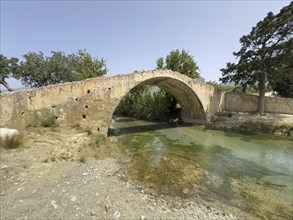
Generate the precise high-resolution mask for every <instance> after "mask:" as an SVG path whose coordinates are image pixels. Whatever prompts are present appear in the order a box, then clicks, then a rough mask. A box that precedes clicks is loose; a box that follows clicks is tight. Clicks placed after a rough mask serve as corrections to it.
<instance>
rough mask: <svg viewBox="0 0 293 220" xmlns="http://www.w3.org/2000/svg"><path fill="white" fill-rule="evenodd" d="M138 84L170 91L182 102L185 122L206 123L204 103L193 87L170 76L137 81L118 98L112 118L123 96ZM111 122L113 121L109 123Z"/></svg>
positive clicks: (181, 115) (182, 117)
mask: <svg viewBox="0 0 293 220" xmlns="http://www.w3.org/2000/svg"><path fill="white" fill-rule="evenodd" d="M138 86H157V87H159V88H161V89H163V90H165V91H168V92H169V93H170V94H172V95H173V96H174V97H175V99H176V100H177V102H178V103H179V104H180V106H181V113H180V117H181V119H182V120H183V121H184V122H187V123H197V124H205V123H206V121H207V119H206V114H205V111H204V109H203V106H202V103H201V101H200V100H199V98H198V96H197V95H196V94H195V92H194V91H193V89H192V88H190V86H188V85H187V84H185V83H184V82H182V81H180V80H178V79H174V78H170V77H154V78H150V79H147V80H144V81H142V82H139V83H137V84H136V85H135V86H133V87H132V88H129V89H128V90H127V91H125V93H124V94H121V98H120V99H118V100H117V103H116V105H115V106H113V111H112V115H111V116H112V117H111V118H113V115H115V113H116V109H117V107H118V105H119V103H120V102H121V101H122V100H123V98H125V97H126V95H127V94H129V92H130V91H131V90H132V89H134V88H137V87H138ZM110 124H111V121H110V123H109V125H110Z"/></svg>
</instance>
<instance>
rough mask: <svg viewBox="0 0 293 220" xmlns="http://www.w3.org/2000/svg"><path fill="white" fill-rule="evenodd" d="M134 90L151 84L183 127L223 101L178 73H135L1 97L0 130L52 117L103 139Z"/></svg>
mask: <svg viewBox="0 0 293 220" xmlns="http://www.w3.org/2000/svg"><path fill="white" fill-rule="evenodd" d="M137 85H155V86H159V87H161V88H163V89H166V90H168V91H169V92H170V93H172V94H173V95H174V96H175V97H176V99H177V101H178V102H179V103H180V104H181V107H182V119H183V120H184V121H185V122H195V123H201V124H204V123H207V122H209V121H210V119H211V117H212V116H213V115H214V114H215V113H216V112H218V111H220V110H221V106H222V102H223V94H222V93H221V92H220V91H218V90H216V89H215V88H214V87H213V86H211V85H207V84H205V83H204V82H201V81H199V80H196V79H191V78H189V77H187V76H185V75H182V74H180V73H178V72H172V71H169V70H155V71H146V72H135V73H132V74H123V75H116V76H111V77H99V78H92V79H87V80H84V81H79V82H70V83H63V84H56V85H51V86H47V87H41V88H37V89H30V90H25V91H16V92H12V93H3V94H1V95H0V127H10V128H17V129H22V128H24V127H26V126H33V125H34V124H36V123H37V122H38V121H39V120H40V118H45V117H48V116H54V117H56V119H57V120H58V121H59V123H60V124H75V123H80V124H86V125H87V126H90V127H93V128H95V130H96V131H97V132H99V133H102V134H107V131H108V128H109V126H110V124H111V118H112V115H113V112H114V111H115V109H116V107H117V105H118V104H119V102H120V101H121V99H122V98H123V97H124V96H125V95H126V94H127V93H128V92H129V91H130V90H131V89H132V88H134V87H135V86H137Z"/></svg>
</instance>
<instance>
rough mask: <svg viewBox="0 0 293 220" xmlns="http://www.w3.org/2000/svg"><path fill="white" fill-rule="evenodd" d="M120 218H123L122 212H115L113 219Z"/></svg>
mask: <svg viewBox="0 0 293 220" xmlns="http://www.w3.org/2000/svg"><path fill="white" fill-rule="evenodd" d="M120 216H121V214H120V212H119V211H115V212H114V214H113V219H114V220H117V219H119V218H120Z"/></svg>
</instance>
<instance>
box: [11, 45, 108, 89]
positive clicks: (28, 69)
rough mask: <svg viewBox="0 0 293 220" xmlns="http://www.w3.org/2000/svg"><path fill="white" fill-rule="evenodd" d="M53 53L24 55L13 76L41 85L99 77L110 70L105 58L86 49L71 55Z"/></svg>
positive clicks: (29, 83)
mask: <svg viewBox="0 0 293 220" xmlns="http://www.w3.org/2000/svg"><path fill="white" fill-rule="evenodd" d="M51 54H52V55H51V56H49V57H46V56H44V54H43V53H42V52H39V53H35V52H29V53H27V54H25V55H23V58H24V61H22V62H20V65H19V68H18V69H19V71H12V73H13V76H14V77H15V78H17V79H20V80H21V81H22V83H23V84H24V85H27V86H31V87H41V86H47V85H51V84H56V83H64V82H72V81H77V80H84V79H87V78H92V77H99V76H102V75H104V74H106V73H107V72H108V69H107V67H106V61H105V60H104V59H103V58H102V59H100V60H99V59H97V58H93V57H91V55H90V54H89V53H87V52H86V51H85V50H84V51H82V50H79V51H78V52H77V53H76V54H69V55H65V53H64V52H60V51H59V52H54V51H52V52H51Z"/></svg>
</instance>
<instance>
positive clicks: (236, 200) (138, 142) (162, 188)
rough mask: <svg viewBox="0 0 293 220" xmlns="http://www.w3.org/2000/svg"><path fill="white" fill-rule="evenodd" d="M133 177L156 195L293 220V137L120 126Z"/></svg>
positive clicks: (137, 124)
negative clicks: (221, 205) (178, 197)
mask: <svg viewBox="0 0 293 220" xmlns="http://www.w3.org/2000/svg"><path fill="white" fill-rule="evenodd" d="M112 126H113V127H114V128H119V129H120V132H119V136H117V138H118V140H119V142H120V143H121V144H122V148H123V150H124V152H125V154H126V155H127V156H128V157H129V158H130V159H129V160H128V162H127V163H126V166H127V169H128V174H129V176H130V178H132V179H134V180H136V181H139V182H140V183H141V184H143V185H144V186H145V187H147V188H148V189H149V191H150V192H152V193H154V194H156V195H161V194H163V195H168V196H180V197H183V198H190V197H193V196H199V197H201V198H203V199H205V200H209V201H214V202H218V203H219V202H220V203H225V204H227V205H230V206H234V207H237V208H239V209H241V210H243V211H245V212H247V213H249V214H250V215H252V216H255V217H259V218H262V219H293V142H292V138H291V139H290V138H285V137H276V136H272V135H263V134H261V135H260V134H259V135H244V134H243V135H242V134H236V133H229V132H222V131H213V130H205V129H203V128H202V127H199V126H185V127H180V126H176V125H170V124H163V123H160V124H156V123H151V122H145V121H131V120H129V121H115V122H113V124H112Z"/></svg>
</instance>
